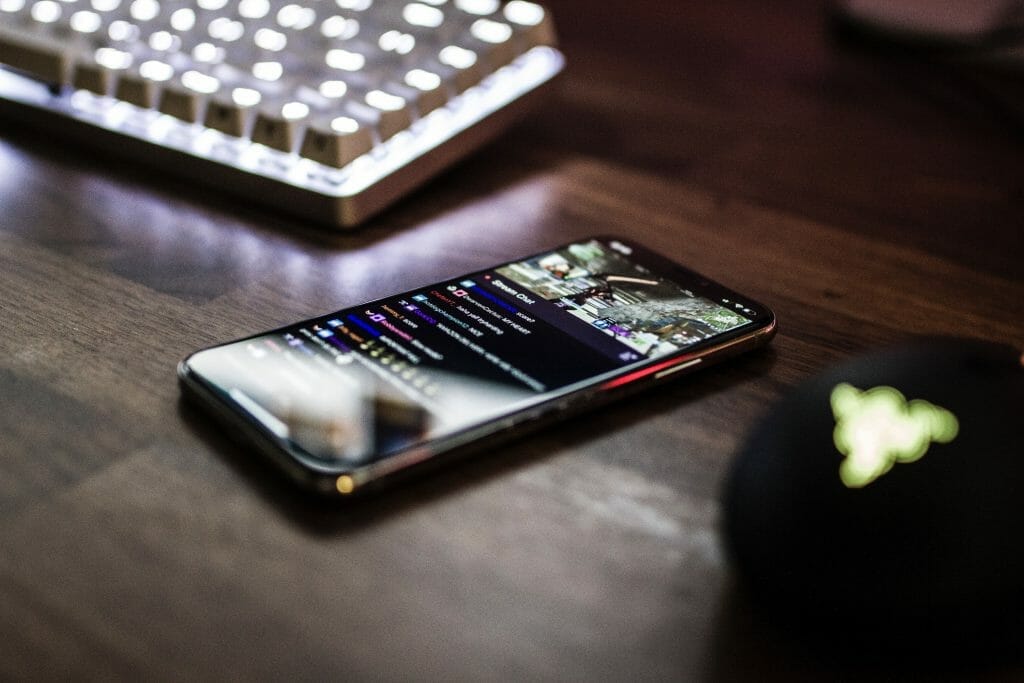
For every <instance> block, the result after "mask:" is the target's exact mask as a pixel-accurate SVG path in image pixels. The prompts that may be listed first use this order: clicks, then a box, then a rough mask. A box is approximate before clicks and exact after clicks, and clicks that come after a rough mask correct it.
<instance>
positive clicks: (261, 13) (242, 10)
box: [238, 0, 270, 19]
mask: <svg viewBox="0 0 1024 683" xmlns="http://www.w3.org/2000/svg"><path fill="white" fill-rule="evenodd" d="M268 12H270V3H269V2H268V1H267V0H242V1H241V2H240V3H238V14H239V15H241V16H243V17H245V18H246V19H262V18H263V17H265V16H267V13H268Z"/></svg>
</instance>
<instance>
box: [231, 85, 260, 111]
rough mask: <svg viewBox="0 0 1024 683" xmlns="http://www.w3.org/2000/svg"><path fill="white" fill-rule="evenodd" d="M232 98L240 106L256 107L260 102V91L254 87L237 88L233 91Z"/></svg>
mask: <svg viewBox="0 0 1024 683" xmlns="http://www.w3.org/2000/svg"><path fill="white" fill-rule="evenodd" d="M231 99H232V100H233V101H234V103H235V104H237V105H238V106H239V107H255V106H256V105H257V104H259V103H260V92H259V90H253V89H252V88H235V89H234V90H232V91H231Z"/></svg>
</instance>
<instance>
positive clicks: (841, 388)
mask: <svg viewBox="0 0 1024 683" xmlns="http://www.w3.org/2000/svg"><path fill="white" fill-rule="evenodd" d="M831 398H832V414H833V415H835V418H836V429H835V432H834V433H833V439H834V440H835V442H836V448H838V449H839V452H840V453H842V454H843V455H845V456H846V457H845V458H844V459H843V463H842V465H840V466H839V478H840V479H842V480H843V483H844V484H846V486H847V487H849V488H860V487H862V486H867V485H868V484H870V483H871V482H873V481H874V480H875V479H878V478H879V477H880V476H882V475H883V474H885V473H886V472H888V471H889V470H890V469H892V466H893V465H894V464H896V463H897V462H914V461H915V460H917V459H919V458H920V457H921V456H923V455H924V454H925V452H926V451H927V450H928V446H930V445H931V443H932V442H933V441H934V442H936V443H949V442H950V441H952V440H953V439H955V438H956V435H957V432H959V431H960V424H959V422H957V419H956V416H955V415H953V413H951V412H949V411H948V410H946V409H945V408H940V407H939V406H936V405H933V404H931V403H929V402H928V401H922V400H921V399H914V400H913V401H910V402H907V399H906V398H904V396H903V394H901V393H900V392H898V391H897V390H895V389H893V388H892V387H874V388H873V389H868V390H867V391H861V390H860V389H858V388H857V387H855V386H852V385H850V384H846V383H845V382H844V383H842V384H839V385H837V386H836V388H835V389H833V390H832V397H831Z"/></svg>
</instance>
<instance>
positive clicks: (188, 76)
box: [181, 71, 220, 95]
mask: <svg viewBox="0 0 1024 683" xmlns="http://www.w3.org/2000/svg"><path fill="white" fill-rule="evenodd" d="M181 84H182V85H184V86H185V87H186V88H188V89H189V90H195V91H196V92H199V93H203V94H206V95H209V94H212V93H215V92H217V88H219V87H220V81H218V80H217V79H216V78H214V77H213V76H209V75H207V74H203V73H199V72H198V71H186V72H185V73H183V74H182V75H181Z"/></svg>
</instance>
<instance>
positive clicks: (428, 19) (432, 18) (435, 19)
mask: <svg viewBox="0 0 1024 683" xmlns="http://www.w3.org/2000/svg"><path fill="white" fill-rule="evenodd" d="M402 18H403V19H405V20H406V21H407V22H409V23H410V24H412V25H413V26H423V27H425V28H437V27H438V26H440V25H441V24H442V23H443V22H444V12H442V11H441V10H439V9H437V8H436V7H431V6H429V5H424V4H421V3H418V2H412V3H409V4H408V5H406V6H405V7H404V8H403V9H402Z"/></svg>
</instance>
